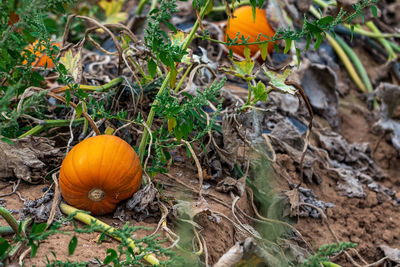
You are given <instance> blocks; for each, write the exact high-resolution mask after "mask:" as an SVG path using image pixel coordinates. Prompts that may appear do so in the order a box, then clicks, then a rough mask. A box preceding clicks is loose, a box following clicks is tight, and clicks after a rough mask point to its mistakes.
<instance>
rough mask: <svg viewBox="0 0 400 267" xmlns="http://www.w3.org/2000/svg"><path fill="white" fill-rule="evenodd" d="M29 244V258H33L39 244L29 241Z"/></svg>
mask: <svg viewBox="0 0 400 267" xmlns="http://www.w3.org/2000/svg"><path fill="white" fill-rule="evenodd" d="M29 245H30V246H31V258H33V257H35V256H36V252H37V250H38V247H39V246H38V245H36V244H35V243H33V242H30V244H29Z"/></svg>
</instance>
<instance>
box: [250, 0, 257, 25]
mask: <svg viewBox="0 0 400 267" xmlns="http://www.w3.org/2000/svg"><path fill="white" fill-rule="evenodd" d="M250 5H251V10H252V11H253V22H255V21H256V8H257V0H250Z"/></svg>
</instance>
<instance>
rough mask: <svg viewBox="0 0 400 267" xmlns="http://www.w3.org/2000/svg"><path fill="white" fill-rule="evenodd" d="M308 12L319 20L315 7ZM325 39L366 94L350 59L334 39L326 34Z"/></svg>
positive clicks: (365, 89) (311, 7)
mask: <svg viewBox="0 0 400 267" xmlns="http://www.w3.org/2000/svg"><path fill="white" fill-rule="evenodd" d="M310 12H311V13H312V14H313V15H314V16H315V17H316V18H320V15H319V13H318V11H317V10H316V9H315V7H313V6H310ZM326 39H328V41H329V43H330V44H331V46H332V47H333V49H334V50H335V51H336V53H337V55H338V56H339V58H340V59H341V60H342V62H343V64H344V66H345V67H346V69H347V71H348V72H349V75H350V76H351V78H352V79H353V81H354V82H355V83H356V84H357V86H358V87H359V88H360V89H361V91H362V92H363V93H367V88H365V85H364V84H363V83H362V81H361V79H360V77H359V76H358V74H357V72H356V70H355V68H354V66H353V65H352V64H351V61H350V59H349V58H348V56H347V55H346V53H345V52H344V51H343V49H342V47H341V46H340V45H339V43H338V42H336V40H335V39H333V37H332V36H331V35H329V34H328V33H327V34H326Z"/></svg>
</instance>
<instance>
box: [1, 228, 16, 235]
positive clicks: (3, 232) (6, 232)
mask: <svg viewBox="0 0 400 267" xmlns="http://www.w3.org/2000/svg"><path fill="white" fill-rule="evenodd" d="M13 233H14V230H13V229H12V227H11V226H0V235H9V234H13Z"/></svg>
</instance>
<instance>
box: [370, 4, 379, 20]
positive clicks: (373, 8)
mask: <svg viewBox="0 0 400 267" xmlns="http://www.w3.org/2000/svg"><path fill="white" fill-rule="evenodd" d="M371 12H372V15H374V18H375V19H376V18H377V17H378V9H377V8H376V6H374V5H371Z"/></svg>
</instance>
